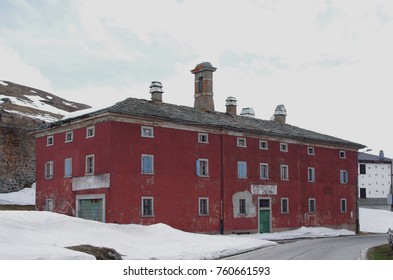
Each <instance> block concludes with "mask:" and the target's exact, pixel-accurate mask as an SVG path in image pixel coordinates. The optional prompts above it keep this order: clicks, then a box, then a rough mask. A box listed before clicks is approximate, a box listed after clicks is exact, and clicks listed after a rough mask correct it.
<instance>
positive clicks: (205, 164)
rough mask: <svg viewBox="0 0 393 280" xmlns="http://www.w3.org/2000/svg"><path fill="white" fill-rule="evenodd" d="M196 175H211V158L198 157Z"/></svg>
mask: <svg viewBox="0 0 393 280" xmlns="http://www.w3.org/2000/svg"><path fill="white" fill-rule="evenodd" d="M196 175H197V176H199V177H208V176H209V160H207V159H198V160H197V161H196Z"/></svg>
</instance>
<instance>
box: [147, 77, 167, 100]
mask: <svg viewBox="0 0 393 280" xmlns="http://www.w3.org/2000/svg"><path fill="white" fill-rule="evenodd" d="M163 92H164V91H163V90H162V84H161V82H157V81H153V82H151V85H150V93H151V101H153V102H157V103H162V93H163Z"/></svg>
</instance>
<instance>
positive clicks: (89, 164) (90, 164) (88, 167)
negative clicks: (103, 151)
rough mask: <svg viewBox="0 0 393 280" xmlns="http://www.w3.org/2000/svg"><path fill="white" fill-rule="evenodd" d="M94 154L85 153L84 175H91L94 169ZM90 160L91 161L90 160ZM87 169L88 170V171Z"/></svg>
mask: <svg viewBox="0 0 393 280" xmlns="http://www.w3.org/2000/svg"><path fill="white" fill-rule="evenodd" d="M94 158H95V156H94V155H87V156H86V160H85V175H93V174H94V169H95V163H94V161H95V159H94ZM90 160H91V162H90ZM88 171H89V172H88Z"/></svg>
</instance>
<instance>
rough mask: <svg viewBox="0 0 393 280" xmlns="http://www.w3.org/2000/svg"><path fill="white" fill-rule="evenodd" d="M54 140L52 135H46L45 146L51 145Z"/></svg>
mask: <svg viewBox="0 0 393 280" xmlns="http://www.w3.org/2000/svg"><path fill="white" fill-rule="evenodd" d="M54 142H55V139H54V137H53V135H49V136H48V137H46V145H47V146H53V144H54Z"/></svg>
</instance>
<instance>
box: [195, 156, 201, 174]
mask: <svg viewBox="0 0 393 280" xmlns="http://www.w3.org/2000/svg"><path fill="white" fill-rule="evenodd" d="M196 175H197V176H201V162H200V160H199V159H197V161H196Z"/></svg>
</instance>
